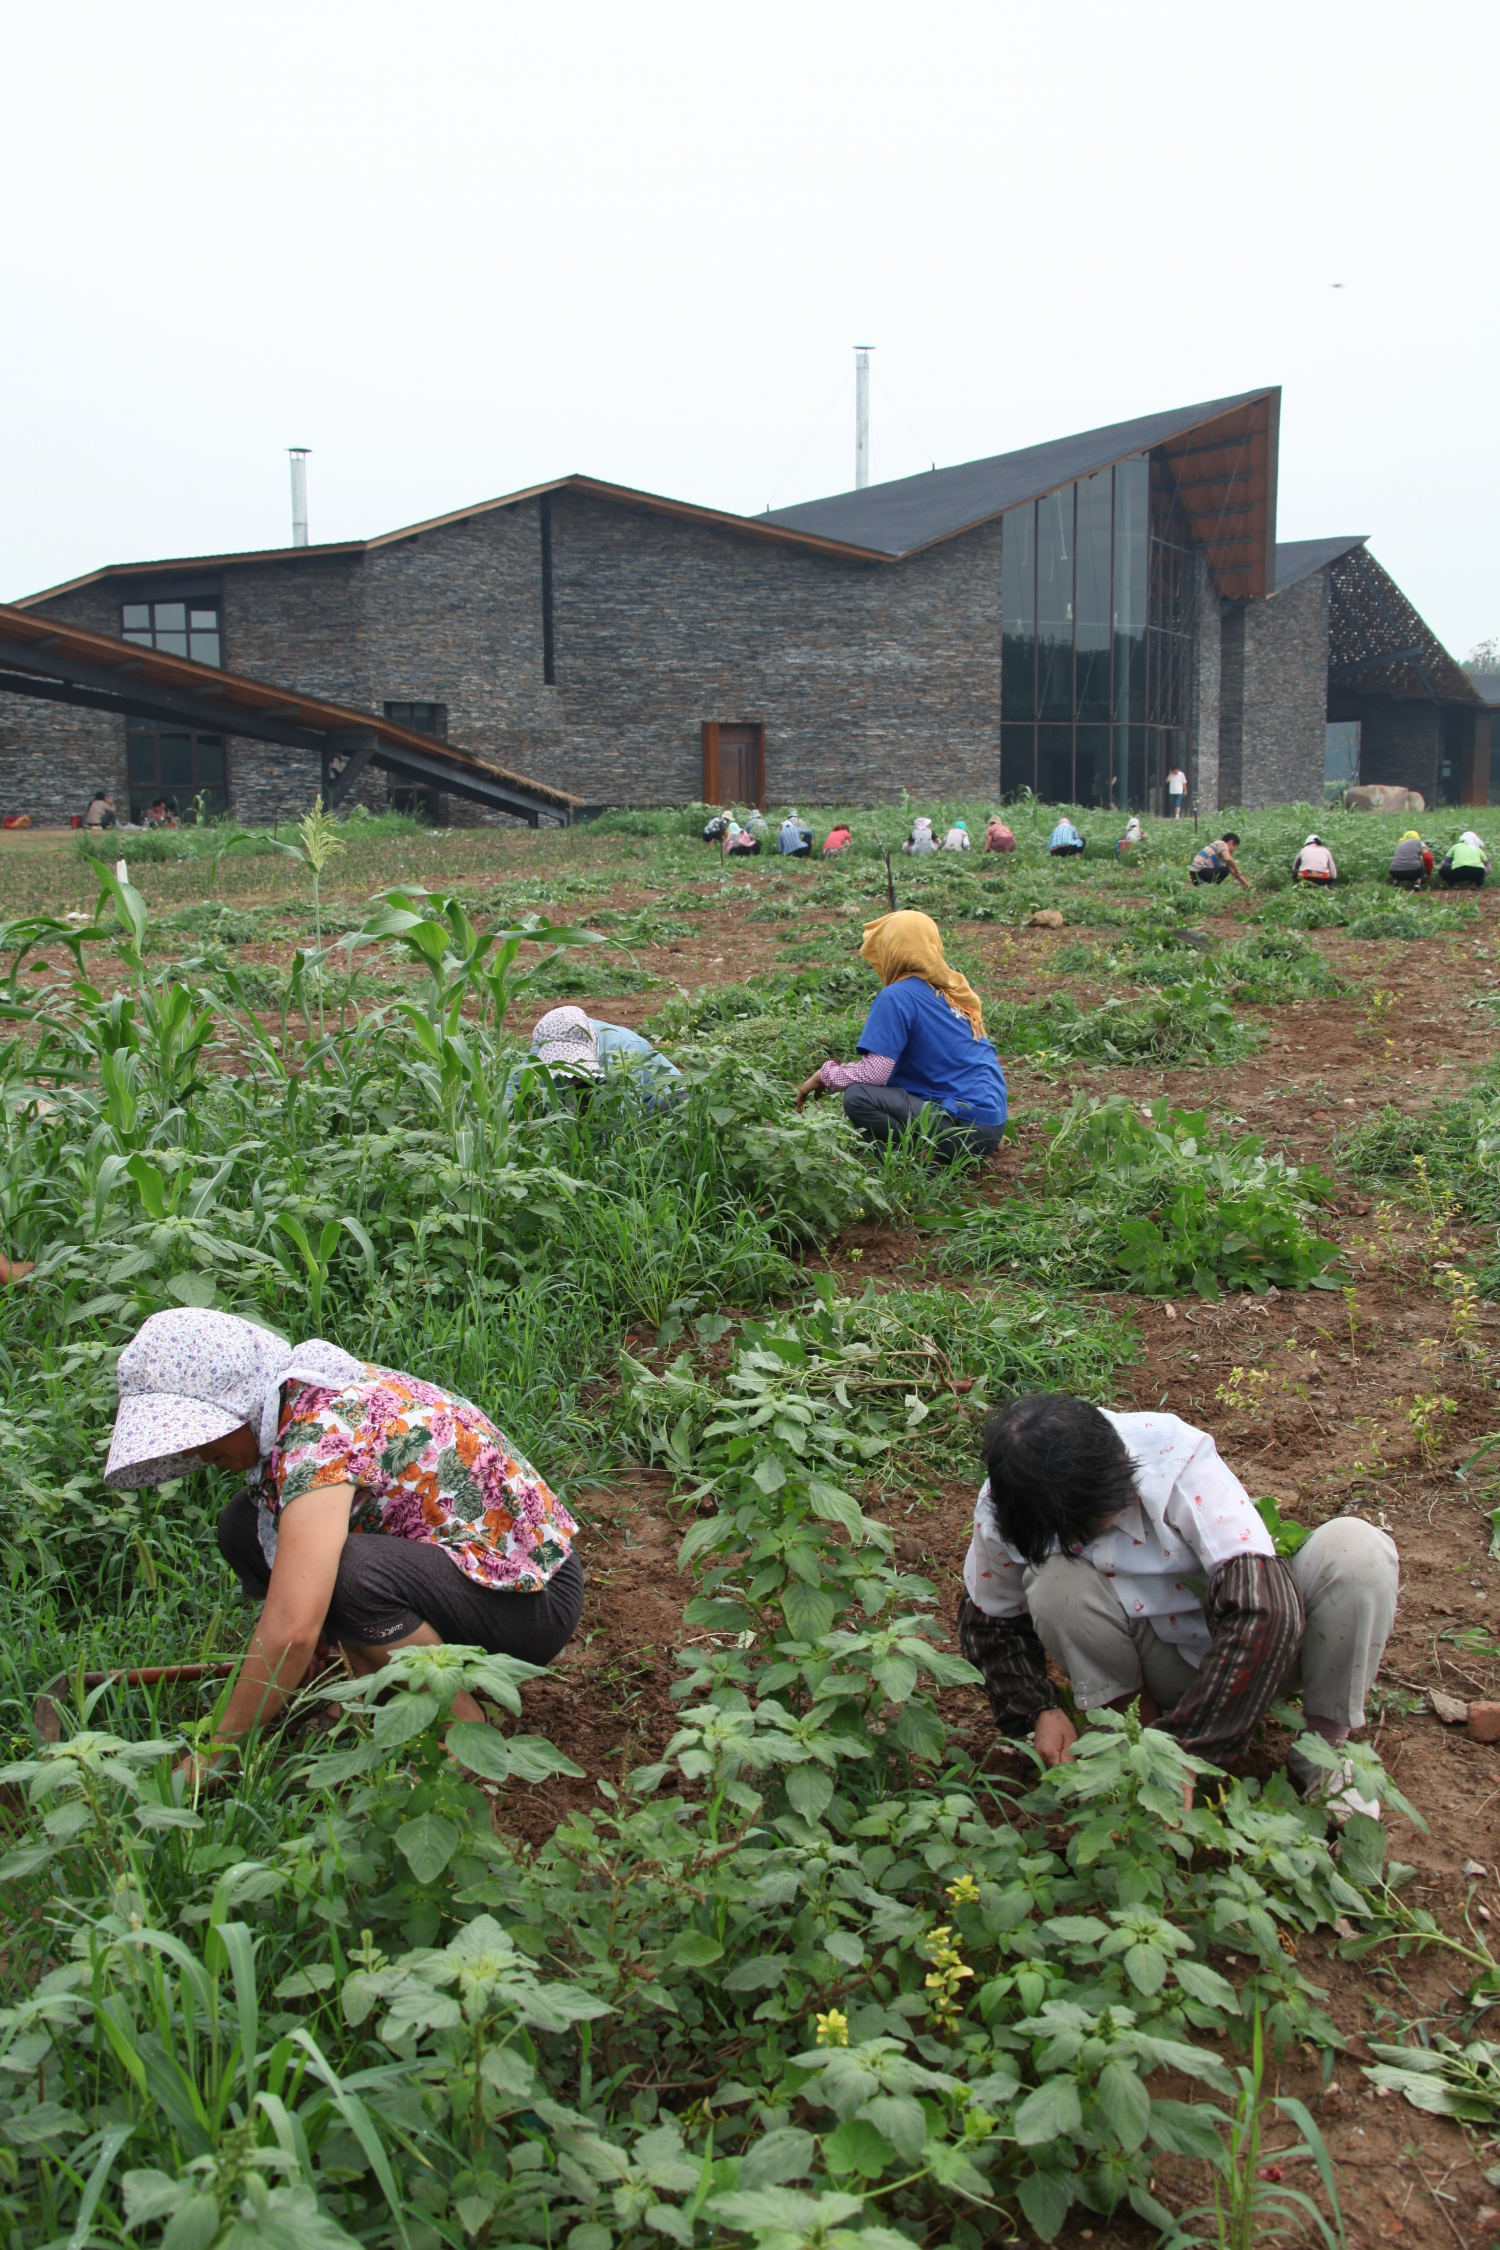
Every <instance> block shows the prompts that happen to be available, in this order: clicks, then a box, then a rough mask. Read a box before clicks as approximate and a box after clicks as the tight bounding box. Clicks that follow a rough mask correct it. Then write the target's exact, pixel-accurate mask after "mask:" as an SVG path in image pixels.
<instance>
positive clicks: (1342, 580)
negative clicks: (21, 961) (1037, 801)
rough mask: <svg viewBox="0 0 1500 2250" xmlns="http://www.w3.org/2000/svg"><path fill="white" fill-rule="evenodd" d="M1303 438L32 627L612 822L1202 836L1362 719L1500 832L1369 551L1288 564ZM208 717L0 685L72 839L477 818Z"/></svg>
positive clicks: (536, 547)
mask: <svg viewBox="0 0 1500 2250" xmlns="http://www.w3.org/2000/svg"><path fill="white" fill-rule="evenodd" d="M1279 411H1280V393H1279V392H1278V391H1277V390H1275V389H1266V390H1261V391H1254V392H1247V393H1244V394H1242V395H1241V396H1239V397H1236V398H1232V399H1218V400H1212V401H1209V402H1207V403H1205V404H1202V405H1198V406H1193V407H1186V408H1182V409H1178V410H1176V411H1174V412H1171V413H1165V414H1158V415H1152V416H1147V417H1144V418H1142V419H1139V420H1137V421H1134V422H1127V423H1120V424H1115V425H1112V426H1110V427H1108V428H1105V429H1100V430H1093V431H1088V432H1085V433H1083V434H1082V435H1080V436H1076V437H1072V438H1066V439H1062V440H1059V441H1056V442H1054V443H1051V444H1048V445H1043V446H1033V447H1028V448H1026V449H1025V450H1024V451H1022V452H1018V453H1011V454H1002V455H999V456H996V457H994V458H992V459H988V460H984V461H977V462H969V463H966V464H963V465H961V466H959V467H956V468H950V469H934V470H933V471H932V472H930V473H929V474H927V475H925V476H919V477H908V478H903V479H900V480H897V481H896V482H893V483H889V484H884V485H875V486H870V487H867V488H865V489H863V490H860V491H857V492H851V493H842V494H838V495H835V496H833V497H832V498H829V499H826V500H820V501H812V502H809V503H806V504H804V505H802V506H799V507H794V508H787V509H782V510H779V511H777V512H775V513H768V514H766V515H763V516H756V517H742V516H735V515H730V514H726V513H724V512H722V511H716V510H712V509H706V508H698V507H693V506H691V505H689V504H687V503H684V502H678V501H671V500H665V499H662V498H659V497H657V496H654V495H651V494H646V493H638V492H632V491H628V490H625V489H623V488H621V487H618V486H612V485H607V484H602V483H600V482H598V481H597V480H595V479H591V478H588V477H582V476H571V477H565V478H562V479H560V480H558V481H557V482H556V483H553V484H549V485H546V486H542V487H539V488H536V489H533V490H530V491H526V492H520V493H514V494H511V495H509V496H507V497H504V498H502V499H499V500H493V501H487V502H484V503H482V504H480V505H479V506H476V507H472V508H466V509H461V510H459V511H457V512H456V513H454V514H452V515H448V516H442V517H438V518H436V519H434V520H432V521H430V522H426V523H419V524H414V525H410V526H408V527H406V528H405V529H403V530H399V531H395V532H389V533H386V534H384V535H382V536H380V537H377V538H373V539H369V540H353V541H344V542H340V543H337V544H328V545H322V546H305V547H291V548H282V549H273V550H268V551H263V552H256V553H250V554H225V555H217V556H199V557H185V558H177V559H173V560H169V561H161V562H153V563H135V564H116V565H110V566H108V567H106V568H104V569H100V570H97V571H93V572H90V573H89V574H88V575H86V576H85V577H83V578H79V579H76V580H74V581H72V582H71V583H69V584H68V585H65V586H59V587H53V588H50V589H48V590H47V591H45V592H43V593H40V594H37V595H33V596H32V597H30V599H29V600H28V601H26V602H24V603H22V604H20V605H18V608H19V609H20V610H22V611H24V612H25V613H27V614H28V615H29V616H30V617H31V618H33V619H35V618H46V619H48V620H53V621H56V623H57V624H59V625H60V626H68V627H75V628H82V629H84V630H86V631H88V632H90V633H93V634H97V635H106V636H112V637H113V638H114V639H116V640H120V639H123V640H124V641H126V642H128V643H133V644H135V645H136V646H138V647H140V648H142V649H151V650H153V651H155V652H158V653H159V654H160V653H164V654H167V655H169V656H171V657H173V658H174V659H185V660H187V662H188V663H190V664H193V665H201V666H204V667H209V668H213V669H214V670H216V671H217V672H218V673H219V674H220V676H221V678H223V677H224V676H233V677H237V678H240V679H242V680H244V681H247V682H250V681H253V682H259V683H274V684H275V685H277V686H279V687H281V688H283V689H285V690H287V691H288V693H289V694H293V695H301V696H305V697H316V698H321V699H323V700H324V702H325V703H327V704H328V705H337V706H340V707H341V708H342V709H343V711H344V712H345V714H346V715H354V716H357V715H358V714H360V713H364V714H368V715H370V717H371V718H372V719H374V720H376V721H379V722H381V723H382V724H383V725H385V726H386V727H388V728H390V729H395V730H400V731H401V733H402V737H403V739H405V740H407V741H408V742H409V741H410V740H411V739H412V738H414V737H421V738H425V739H428V740H433V739H435V740H437V741H443V742H447V743H449V744H451V745H453V746H455V749H456V750H461V751H463V752H465V753H468V754H469V756H470V757H471V759H478V760H482V761H489V762H490V764H491V765H493V766H495V767H497V768H503V769H505V770H506V771H507V772H508V773H509V774H510V775H512V776H517V775H522V774H524V775H527V776H531V777H533V778H534V780H535V781H537V782H538V783H541V784H543V785H546V787H548V788H550V789H551V790H552V791H553V792H566V793H569V794H570V795H571V797H572V798H573V799H576V800H578V801H580V802H581V803H584V804H588V805H595V806H602V805H609V804H671V803H684V802H689V801H692V800H694V799H696V798H705V799H707V800H708V801H710V802H721V801H723V802H728V801H732V800H735V799H738V800H739V801H741V802H743V801H745V800H746V799H748V798H751V797H754V798H756V799H758V800H769V801H771V802H773V803H777V804H780V803H786V802H790V801H794V800H797V799H803V800H806V801H807V802H809V803H833V802H845V803H848V802H855V803H859V802H874V801H879V800H881V799H889V798H891V797H893V796H896V795H897V794H899V792H900V790H901V789H902V788H903V787H906V788H909V789H910V790H911V791H912V792H913V794H915V795H921V796H923V797H931V798H934V799H943V798H948V799H956V798H969V799H973V798H981V797H986V796H991V797H993V796H994V795H996V794H997V793H1000V792H1004V793H1007V794H1014V793H1015V792H1016V791H1018V790H1019V789H1021V788H1022V787H1026V788H1030V789H1032V790H1034V791H1035V792H1036V794H1037V795H1039V796H1041V797H1044V798H1048V799H1053V800H1058V801H1071V802H1076V803H1081V804H1084V805H1099V806H1103V805H1110V804H1113V805H1116V806H1124V805H1129V806H1132V807H1140V808H1145V807H1160V805H1161V803H1162V796H1163V784H1164V778H1165V775H1166V773H1167V772H1168V771H1169V770H1170V768H1171V767H1172V766H1173V765H1179V764H1180V765H1183V766H1184V767H1185V768H1186V770H1187V772H1188V775H1189V780H1190V785H1191V789H1192V795H1193V800H1194V801H1195V802H1196V803H1197V804H1199V805H1201V806H1202V807H1204V808H1205V809H1211V808H1217V807H1218V806H1219V805H1221V804H1223V805H1227V804H1244V805H1257V804H1265V803H1272V802H1277V801H1281V800H1284V799H1288V798H1306V799H1308V800H1310V801H1313V802H1318V801H1321V799H1322V794H1323V774H1324V754H1325V738H1326V731H1327V726H1328V722H1329V720H1330V718H1334V719H1336V720H1340V721H1341V722H1342V723H1343V724H1344V726H1345V729H1346V731H1347V728H1348V725H1349V723H1350V721H1351V719H1357V721H1358V723H1359V726H1360V733H1361V740H1362V742H1363V744H1364V749H1363V754H1362V764H1363V771H1364V777H1365V778H1366V779H1372V778H1374V779H1383V778H1387V775H1386V773H1385V770H1384V769H1385V767H1386V766H1391V765H1394V766H1409V767H1410V769H1411V770H1410V772H1407V771H1405V770H1403V771H1402V773H1401V774H1400V775H1399V776H1398V775H1396V774H1394V773H1393V774H1392V775H1391V776H1390V778H1402V779H1409V780H1410V781H1411V782H1412V784H1413V785H1414V786H1416V787H1419V788H1424V790H1425V791H1426V793H1427V794H1429V796H1430V797H1439V796H1441V794H1442V792H1443V790H1444V788H1445V787H1446V788H1448V790H1449V791H1450V793H1451V795H1452V796H1453V797H1454V798H1455V800H1456V799H1457V797H1458V796H1459V795H1460V794H1462V795H1463V801H1465V802H1469V801H1480V800H1478V799H1474V798H1471V797H1470V796H1469V795H1468V794H1467V792H1468V791H1469V790H1470V789H1477V788H1479V787H1480V786H1481V784H1482V785H1483V790H1484V794H1485V796H1487V794H1488V772H1487V759H1488V719H1487V716H1485V717H1479V718H1478V719H1477V723H1476V715H1477V714H1479V713H1481V712H1482V710H1483V705H1482V699H1481V698H1480V697H1479V696H1478V694H1477V691H1476V690H1475V689H1474V688H1473V687H1472V685H1471V683H1470V682H1469V681H1468V680H1467V678H1466V676H1465V675H1463V674H1462V673H1460V672H1459V671H1458V668H1457V667H1456V666H1454V665H1453V664H1452V662H1451V659H1449V658H1448V657H1447V656H1446V653H1445V652H1444V651H1443V650H1441V648H1440V647H1439V645H1438V644H1437V642H1436V641H1435V640H1434V639H1433V637H1432V635H1431V634H1430V633H1429V632H1428V630H1427V628H1426V627H1425V626H1423V625H1422V623H1421V620H1420V619H1419V618H1417V617H1416V613H1415V612H1414V611H1412V610H1411V608H1410V605H1409V604H1406V603H1405V602H1404V597H1402V596H1401V595H1400V594H1399V592H1398V590H1397V589H1395V588H1394V587H1393V586H1392V585H1391V582H1390V581H1389V579H1387V578H1386V577H1385V574H1384V573H1383V572H1381V571H1380V570H1379V566H1378V565H1376V564H1375V563H1374V562H1373V559H1372V558H1371V557H1370V556H1369V555H1368V554H1367V553H1366V552H1365V550H1364V544H1363V541H1361V540H1349V539H1345V540H1337V541H1324V542H1310V543H1303V544H1302V545H1300V546H1296V547H1278V546H1277V545H1276V539H1275V516H1276V453H1277V428H1278V419H1279ZM31 661H32V664H33V670H34V669H35V661H36V660H35V658H34V656H33V658H32V660H31ZM1351 667H1353V668H1351ZM214 692H215V691H214V689H213V687H212V684H211V683H205V685H204V687H203V689H202V691H201V695H200V697H199V699H198V700H197V702H196V703H193V704H192V708H193V710H194V711H195V713H196V716H195V717H194V718H193V721H192V723H187V722H185V721H183V720H182V719H181V718H180V717H179V716H175V715H174V714H173V712H171V711H167V710H166V709H165V706H163V708H162V709H156V708H155V707H154V706H153V707H150V708H148V707H147V705H146V703H144V702H142V701H141V699H140V698H137V699H136V700H137V702H138V703H141V707H140V708H139V709H137V710H135V711H134V712H133V713H132V712H122V711H120V710H112V711H104V710H100V709H94V708H81V707H79V704H78V702H77V700H76V699H75V700H73V701H68V700H64V699H60V698H59V695H58V691H57V690H56V689H55V688H53V689H47V688H44V687H40V686H36V685H35V684H34V683H33V685H32V686H30V687H27V686H26V684H25V683H24V682H22V681H20V680H18V679H17V677H16V676H15V675H14V674H13V673H12V672H10V671H8V670H7V668H6V658H5V648H4V632H3V625H0V797H3V806H4V809H5V810H7V811H10V810H16V811H27V812H30V813H31V815H32V818H33V820H40V821H56V820H61V819H65V818H66V817H67V815H68V814H69V813H70V812H73V811H77V810H79V809H80V808H81V806H82V804H83V803H84V802H85V801H86V799H87V797H88V796H89V794H90V793H91V792H92V790H93V788H94V787H95V786H96V785H98V784H101V783H102V784H105V785H107V786H109V787H110V788H111V789H112V791H113V793H114V794H115V798H116V802H117V804H120V805H121V807H122V810H123V807H124V805H125V804H126V803H127V802H128V804H129V805H130V807H131V810H132V812H134V813H139V812H141V811H143V810H144V809H145V807H146V805H147V804H149V803H150V802H151V801H152V800H154V799H155V798H156V797H157V796H159V795H163V794H165V795H166V796H168V797H169V798H174V799H175V800H176V801H177V803H178V804H179V806H183V805H185V804H186V803H187V802H188V801H190V800H191V799H193V798H195V797H201V799H202V801H203V805H204V808H205V809H206V810H207V811H209V812H219V811H224V810H227V809H229V808H230V807H232V808H233V810H234V812H235V814H236V815H237V816H238V817H239V818H241V819H245V820H252V821H257V820H268V819H271V818H273V817H276V816H278V815H281V814H285V813H294V812H297V811H300V810H302V809H303V808H304V807H305V806H306V804H307V803H308V802H309V801H310V799H311V797H312V795H313V794H314V792H315V790H316V789H317V788H319V787H320V786H322V787H327V786H328V785H329V783H330V781H332V784H333V788H334V791H335V793H336V794H337V793H339V792H340V791H341V790H342V791H343V792H344V793H346V794H347V795H348V797H349V798H350V799H351V800H352V799H358V798H363V799H364V800H365V801H367V802H371V803H376V802H383V801H386V799H387V796H388V794H390V793H395V794H396V795H397V797H398V801H399V799H400V798H401V797H402V796H403V795H404V796H406V797H410V796H411V795H413V794H415V795H418V796H421V797H425V799H426V802H427V803H428V806H429V809H430V810H432V811H433V812H434V813H435V814H437V815H438V816H439V817H442V816H444V815H445V814H446V813H447V812H448V811H449V809H450V806H449V802H448V800H447V798H446V795H445V794H440V793H439V790H438V788H437V787H436V785H434V786H431V787H425V788H421V789H415V790H414V788H413V785H412V783H411V780H410V774H409V773H408V775H407V777H406V779H404V780H403V779H401V778H400V777H399V776H397V775H394V774H392V775H387V774H384V773H383V772H382V770H381V767H380V765H379V763H378V761H377V762H371V763H366V764H364V765H362V766H360V767H359V768H358V769H357V778H356V768H355V767H354V766H353V765H350V766H348V767H347V768H346V769H343V768H341V764H340V761H337V760H336V761H335V762H334V763H333V765H332V766H330V764H329V761H328V757H327V755H326V753H325V755H324V757H323V760H322V764H321V766H320V764H319V760H318V757H317V756H316V755H315V754H314V753H313V752H311V751H310V750H309V749H307V748H306V747H299V746H298V744H297V742H295V741H288V742H268V741H265V740H252V739H250V738H247V737H244V736H239V735H236V734H235V733H234V732H233V731H232V728H233V714H232V712H231V711H230V709H229V708H228V706H227V705H226V707H225V719H224V723H223V724H222V725H216V724H213V723H207V724H205V723H203V721H204V713H205V711H206V712H207V713H208V716H209V719H210V722H211V721H212V715H213V704H212V702H211V701H210V702H208V703H206V704H205V703H204V702H203V700H202V697H204V696H209V697H211V696H212V695H213V693H214ZM49 694H50V695H51V697H52V700H50V701H49V700H45V698H46V697H47V696H48V695H49ZM189 701H190V702H191V699H189ZM1354 706H1357V710H1356V709H1354ZM184 707H186V706H184ZM351 739H352V738H351ZM393 739H394V737H393ZM1445 760H1446V768H1445ZM1376 765H1378V766H1379V767H1380V768H1381V770H1380V771H1379V772H1378V773H1377V772H1373V771H1372V770H1371V768H1372V766H1376ZM1481 767H1482V768H1483V771H1482V772H1481ZM1445 775H1446V778H1445ZM1424 777H1425V778H1424ZM454 809H456V804H455V808H454ZM471 810H472V808H471ZM474 817H485V815H484V813H483V812H482V811H481V812H479V813H477V814H474Z"/></svg>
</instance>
